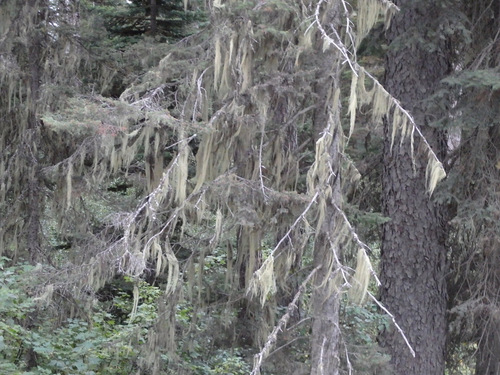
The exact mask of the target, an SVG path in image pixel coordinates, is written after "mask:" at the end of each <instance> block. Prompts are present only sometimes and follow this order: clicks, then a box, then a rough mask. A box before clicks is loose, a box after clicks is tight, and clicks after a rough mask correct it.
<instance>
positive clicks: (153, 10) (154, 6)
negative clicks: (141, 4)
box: [149, 0, 158, 36]
mask: <svg viewBox="0 0 500 375" xmlns="http://www.w3.org/2000/svg"><path fill="white" fill-rule="evenodd" d="M156 1H157V0H151V2H150V3H149V6H150V8H151V9H150V32H151V35H152V36H155V35H156V33H157V32H158V26H157V23H156V19H157V17H158V4H157V2H156Z"/></svg>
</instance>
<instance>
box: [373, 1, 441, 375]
mask: <svg viewBox="0 0 500 375" xmlns="http://www.w3.org/2000/svg"><path fill="white" fill-rule="evenodd" d="M396 3H397V4H398V6H400V7H401V12H399V13H398V14H397V15H396V16H395V17H394V19H393V20H392V23H391V27H390V29H389V30H388V32H387V37H388V40H389V42H390V46H391V47H390V51H389V53H388V55H387V59H386V79H385V80H386V82H385V85H386V88H387V90H388V91H389V92H390V93H391V94H392V95H393V96H394V97H395V98H396V99H398V100H399V101H400V102H401V103H402V105H403V107H405V108H406V109H408V110H409V111H410V112H411V113H412V115H413V117H414V119H415V122H416V124H417V125H418V126H419V127H420V128H421V129H422V130H423V132H424V134H425V135H426V137H427V139H428V141H429V142H430V144H431V145H432V146H433V148H434V150H435V151H436V153H438V154H439V151H438V149H439V142H438V140H439V133H438V132H436V131H433V130H432V129H430V128H429V126H428V123H429V121H430V119H431V118H432V117H431V113H429V112H428V111H427V110H426V109H425V106H424V104H423V100H424V99H425V98H427V97H428V96H429V95H431V94H432V93H433V91H434V89H435V88H436V86H437V84H438V83H439V81H440V80H441V79H442V78H443V77H444V76H446V74H447V73H449V72H450V63H449V60H448V56H449V54H448V53H447V46H446V43H445V42H444V41H443V39H440V38H439V35H437V31H436V30H438V25H439V23H440V22H442V21H443V20H442V19H440V17H441V16H442V15H441V14H440V13H441V10H442V9H443V8H442V7H441V2H440V1H437V0H434V1H431V0H426V1H413V0H400V1H396ZM391 127H392V121H391V120H390V119H387V121H385V129H384V130H385V145H384V172H383V181H382V182H383V192H382V199H383V209H384V214H385V216H387V217H389V218H390V219H391V221H389V222H388V223H386V224H385V225H384V227H383V241H382V259H381V281H382V287H381V300H382V303H383V304H384V305H385V306H386V307H387V308H388V309H389V311H390V312H391V313H393V314H394V316H395V318H396V321H397V322H398V324H399V325H400V326H401V328H402V329H403V331H404V334H405V336H406V337H407V339H408V341H409V344H410V345H411V346H412V348H413V349H414V350H415V357H413V355H412V353H411V351H410V350H409V348H408V346H407V345H406V343H405V341H404V339H403V337H402V335H401V334H400V333H399V332H398V331H397V330H396V329H391V330H389V331H387V332H383V333H381V337H380V341H381V344H382V345H383V346H385V347H387V350H388V352H389V354H390V355H391V362H392V364H393V368H394V373H395V374H398V375H412V374H414V375H439V374H443V373H444V367H445V356H444V353H445V342H446V316H445V314H446V301H447V294H446V285H445V268H446V249H445V236H446V232H445V229H444V225H443V215H442V210H441V208H440V207H437V206H435V205H434V204H433V202H432V200H431V199H430V197H429V194H428V193H427V192H426V179H425V169H426V160H425V159H426V158H425V156H423V153H422V154H420V153H419V152H418V151H419V146H422V145H419V144H418V140H417V139H416V140H415V142H416V143H415V150H416V151H415V157H414V158H412V155H411V147H410V141H409V140H408V139H407V140H405V141H404V142H402V143H400V140H399V139H396V140H395V142H394V146H393V148H392V150H391V147H390V145H391V132H392V128H391Z"/></svg>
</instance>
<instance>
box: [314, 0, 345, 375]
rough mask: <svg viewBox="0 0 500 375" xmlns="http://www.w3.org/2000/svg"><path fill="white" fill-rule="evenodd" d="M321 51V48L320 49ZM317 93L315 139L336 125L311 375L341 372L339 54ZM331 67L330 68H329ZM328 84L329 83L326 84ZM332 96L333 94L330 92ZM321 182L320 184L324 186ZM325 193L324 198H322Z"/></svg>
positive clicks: (333, 13)
mask: <svg viewBox="0 0 500 375" xmlns="http://www.w3.org/2000/svg"><path fill="white" fill-rule="evenodd" d="M337 9H338V4H336V3H334V5H332V7H331V9H329V14H328V15H329V16H330V17H331V18H330V19H331V20H332V24H338V23H336V21H338V20H337V19H336V17H337V15H338V13H337ZM317 48H318V50H319V48H320V47H319V46H318V47H317ZM318 66H320V67H322V69H319V70H318V73H317V76H316V80H317V82H318V83H317V85H316V87H315V93H316V94H317V97H318V98H320V100H319V102H318V103H317V108H316V110H315V114H314V119H313V129H314V140H315V142H318V139H319V138H320V137H321V136H323V135H324V134H325V133H324V132H325V129H326V127H327V125H328V124H330V125H331V124H332V123H333V124H335V125H334V126H333V128H334V130H333V131H332V130H331V129H330V130H329V131H330V132H331V134H330V135H331V137H332V139H331V143H330V145H329V147H328V150H327V152H328V155H329V163H330V167H331V171H332V176H330V178H329V179H328V180H325V181H324V186H320V187H319V188H320V190H322V191H321V194H322V196H321V197H320V200H321V199H325V218H324V221H323V223H322V225H321V226H320V227H319V231H318V233H317V236H316V241H315V244H314V267H315V268H316V267H320V268H319V270H318V272H317V274H316V277H315V282H314V291H313V295H312V311H313V324H312V333H311V375H323V374H324V375H327V374H328V375H336V374H338V373H339V367H340V360H339V341H340V334H341V333H340V326H339V311H340V298H339V297H340V296H339V290H338V289H337V287H338V286H337V285H336V282H335V276H336V275H337V272H338V271H339V269H338V267H339V264H338V263H337V259H339V258H341V251H342V250H341V249H340V247H339V246H338V243H337V241H336V239H335V230H336V227H337V226H338V225H339V223H338V221H339V218H338V214H337V211H336V208H335V205H340V202H341V192H340V178H339V177H340V168H339V165H340V163H339V157H340V136H341V134H340V118H339V116H338V113H339V109H340V103H339V102H333V103H331V104H330V103H328V102H327V98H328V97H329V90H332V92H334V91H335V90H336V89H338V87H339V75H340V64H339V59H338V56H337V55H336V53H326V54H323V56H322V57H321V58H320V60H319V61H318ZM326 67H328V68H326ZM327 77H329V78H327ZM325 83H328V84H325ZM330 94H331V93H330ZM321 184H322V183H320V185H321ZM323 194H324V196H323Z"/></svg>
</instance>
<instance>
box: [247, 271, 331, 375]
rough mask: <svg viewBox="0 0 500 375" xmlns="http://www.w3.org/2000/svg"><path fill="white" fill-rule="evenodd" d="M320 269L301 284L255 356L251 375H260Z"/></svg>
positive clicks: (311, 273)
mask: <svg viewBox="0 0 500 375" xmlns="http://www.w3.org/2000/svg"><path fill="white" fill-rule="evenodd" d="M320 268H321V266H318V267H316V268H314V269H313V270H312V271H311V272H310V273H309V275H308V276H307V277H306V279H305V280H304V281H303V282H302V284H300V287H299V290H298V291H297V293H295V296H294V297H293V300H292V302H290V303H289V304H288V306H287V309H286V313H285V315H283V316H282V317H281V318H280V320H279V321H278V324H276V326H275V327H274V328H273V330H272V332H271V333H270V334H269V336H268V337H267V341H266V343H265V344H264V347H263V348H262V350H261V351H260V352H259V353H257V354H255V356H254V365H253V369H252V372H251V373H250V375H260V367H261V366H262V362H263V361H264V360H265V359H266V358H267V357H268V356H269V354H270V350H271V349H272V347H273V345H274V344H275V343H276V341H277V339H278V333H279V332H281V331H283V328H284V327H285V326H286V324H287V323H288V320H289V319H290V317H291V315H292V314H293V313H294V311H295V310H297V308H298V306H297V301H298V300H299V298H300V296H301V294H302V293H303V292H304V291H305V289H306V286H307V284H308V283H309V281H310V280H311V278H312V277H313V276H314V274H315V273H316V272H317V271H318V270H319V269H320Z"/></svg>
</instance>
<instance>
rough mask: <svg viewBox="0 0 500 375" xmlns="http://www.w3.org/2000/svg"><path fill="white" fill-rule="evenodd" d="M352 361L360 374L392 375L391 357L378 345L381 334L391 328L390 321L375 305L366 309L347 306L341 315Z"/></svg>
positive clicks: (372, 304) (366, 306) (357, 306)
mask: <svg viewBox="0 0 500 375" xmlns="http://www.w3.org/2000/svg"><path fill="white" fill-rule="evenodd" d="M341 324H342V331H343V337H344V340H346V345H347V348H348V353H349V354H348V355H349V357H348V359H349V361H350V362H351V364H352V366H353V367H354V369H355V373H356V374H389V373H390V371H389V364H388V363H389V356H388V355H386V354H384V353H383V352H382V351H381V350H380V348H379V347H378V344H377V342H376V339H377V336H378V334H379V333H380V332H384V331H385V330H387V329H389V326H390V319H389V317H388V316H387V315H385V314H381V313H380V311H379V310H378V306H377V305H375V304H374V303H369V304H366V305H365V306H359V305H351V304H346V305H345V306H344V309H343V314H342V315H341Z"/></svg>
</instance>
